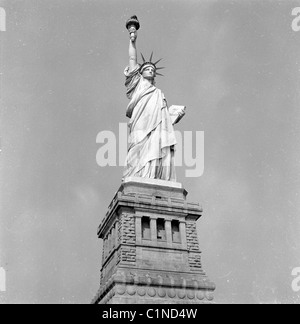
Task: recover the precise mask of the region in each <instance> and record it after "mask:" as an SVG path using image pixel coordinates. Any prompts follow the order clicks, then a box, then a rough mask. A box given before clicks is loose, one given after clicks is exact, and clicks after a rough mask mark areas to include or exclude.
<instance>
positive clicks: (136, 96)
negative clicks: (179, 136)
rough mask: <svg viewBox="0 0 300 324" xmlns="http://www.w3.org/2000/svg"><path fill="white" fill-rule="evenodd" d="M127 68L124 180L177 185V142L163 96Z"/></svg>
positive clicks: (135, 72)
mask: <svg viewBox="0 0 300 324" xmlns="http://www.w3.org/2000/svg"><path fill="white" fill-rule="evenodd" d="M139 69H140V66H139V65H137V66H136V67H135V68H134V69H133V70H132V71H130V70H129V67H127V68H126V69H125V71H124V74H125V76H126V82H125V86H126V87H127V97H128V98H129V99H130V102H129V105H128V107H127V111H126V116H127V117H129V118H130V121H129V123H128V127H129V147H128V154H127V158H126V163H125V170H124V174H123V179H124V178H127V177H143V178H153V179H161V180H167V181H176V174H175V165H174V153H175V145H176V138H175V133H174V128H173V125H172V121H171V118H170V115H169V111H168V106H167V102H166V99H165V97H164V94H163V93H162V91H161V90H159V89H157V88H156V87H155V86H154V85H152V84H151V83H150V82H149V81H148V80H146V79H145V78H144V77H143V76H142V75H141V74H140V72H139Z"/></svg>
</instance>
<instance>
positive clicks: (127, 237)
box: [118, 213, 136, 262]
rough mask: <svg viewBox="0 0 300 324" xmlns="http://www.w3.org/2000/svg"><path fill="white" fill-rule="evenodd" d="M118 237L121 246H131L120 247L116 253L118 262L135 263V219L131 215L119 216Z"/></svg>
mask: <svg viewBox="0 0 300 324" xmlns="http://www.w3.org/2000/svg"><path fill="white" fill-rule="evenodd" d="M118 235H119V241H120V243H121V244H126V245H132V247H130V246H121V248H120V250H119V251H118V259H119V261H123V262H135V261H136V247H135V243H136V235H135V217H134V216H133V215H132V214H128V213H123V214H121V215H120V221H119V229H118Z"/></svg>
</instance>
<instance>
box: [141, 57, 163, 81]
mask: <svg viewBox="0 0 300 324" xmlns="http://www.w3.org/2000/svg"><path fill="white" fill-rule="evenodd" d="M141 56H142V60H143V63H142V65H141V67H140V73H141V74H142V73H143V71H144V70H145V68H146V67H147V66H149V65H150V66H153V68H154V70H155V75H160V76H163V74H160V73H158V72H157V70H161V69H164V67H157V66H156V64H158V63H159V62H160V61H161V60H162V59H160V60H158V61H156V62H152V58H153V52H152V53H151V56H150V59H149V61H146V60H145V58H144V55H143V54H142V53H141Z"/></svg>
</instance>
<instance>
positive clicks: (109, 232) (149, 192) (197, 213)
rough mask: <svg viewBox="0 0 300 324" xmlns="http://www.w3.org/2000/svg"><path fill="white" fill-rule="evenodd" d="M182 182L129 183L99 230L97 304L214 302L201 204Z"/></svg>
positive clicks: (113, 204) (142, 180)
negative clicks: (204, 258)
mask: <svg viewBox="0 0 300 324" xmlns="http://www.w3.org/2000/svg"><path fill="white" fill-rule="evenodd" d="M186 196H187V192H186V191H185V189H183V188H182V185H181V184H179V183H174V182H168V181H161V180H151V179H143V178H128V179H126V180H125V181H124V182H123V183H122V185H121V187H120V189H119V190H118V192H117V193H116V195H115V197H114V199H113V200H112V202H111V204H110V206H109V208H108V211H107V213H106V216H105V217H104V219H103V221H102V223H101V224H100V226H99V228H98V236H99V238H101V239H103V258H102V269H101V280H100V289H99V291H98V293H97V295H96V297H95V298H94V300H93V303H95V304H176V303H178V304H199V303H211V302H212V301H213V292H214V290H215V285H214V284H213V283H212V282H211V281H210V280H209V279H208V278H207V276H206V275H205V272H204V271H203V269H202V265H201V251H200V249H199V243H198V238H197V229H196V221H197V220H198V219H199V218H200V217H201V216H202V209H201V208H200V206H199V204H195V203H190V202H187V200H186Z"/></svg>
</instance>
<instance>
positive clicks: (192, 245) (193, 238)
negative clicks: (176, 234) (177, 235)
mask: <svg viewBox="0 0 300 324" xmlns="http://www.w3.org/2000/svg"><path fill="white" fill-rule="evenodd" d="M186 240H187V248H188V250H189V251H195V252H199V251H200V248H199V242H198V235H197V227H196V222H187V223H186Z"/></svg>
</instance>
